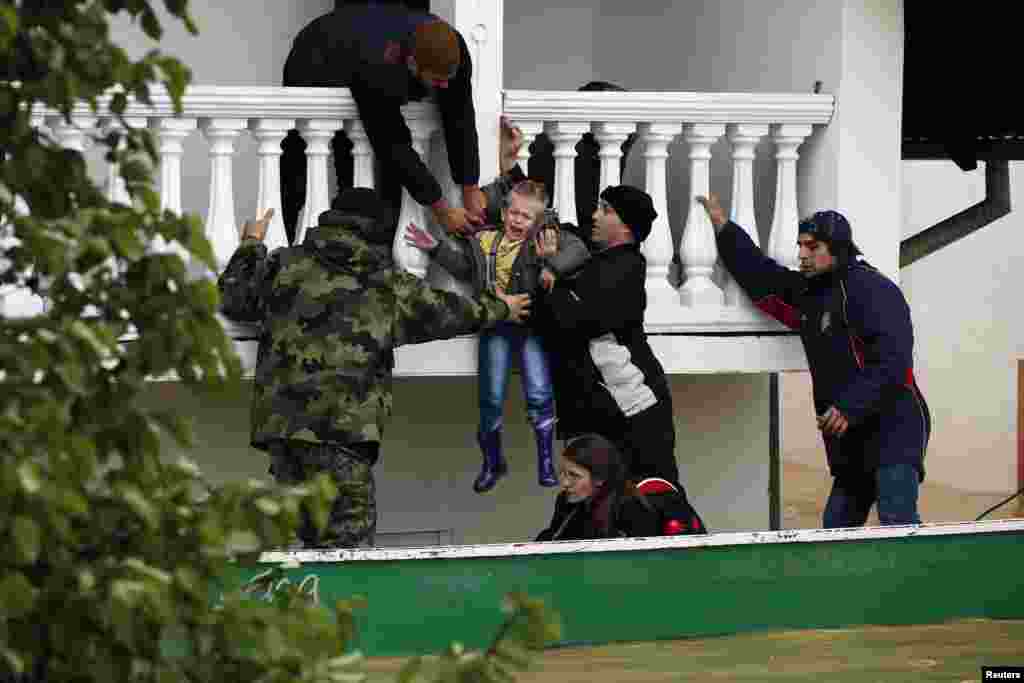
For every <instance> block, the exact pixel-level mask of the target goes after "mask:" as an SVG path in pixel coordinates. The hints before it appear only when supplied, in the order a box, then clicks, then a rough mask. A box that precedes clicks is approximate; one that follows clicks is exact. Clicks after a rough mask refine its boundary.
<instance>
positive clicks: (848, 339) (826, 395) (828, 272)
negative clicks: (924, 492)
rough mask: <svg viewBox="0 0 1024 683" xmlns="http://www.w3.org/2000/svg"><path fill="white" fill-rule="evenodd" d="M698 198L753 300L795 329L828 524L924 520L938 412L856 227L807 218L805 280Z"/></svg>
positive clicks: (902, 320) (906, 325) (904, 323)
mask: <svg viewBox="0 0 1024 683" xmlns="http://www.w3.org/2000/svg"><path fill="white" fill-rule="evenodd" d="M697 200H698V201H699V202H700V203H701V204H702V205H703V206H704V208H705V210H706V211H707V213H708V216H709V218H710V219H711V223H712V225H714V227H715V231H716V233H717V243H718V253H719V255H720V256H721V258H722V261H723V263H724V264H725V266H726V268H727V269H728V270H729V272H730V273H731V274H732V276H733V277H735V278H736V281H737V282H739V284H740V286H741V287H743V289H744V291H746V292H747V294H748V295H749V296H750V298H751V300H753V302H754V304H755V305H757V306H758V307H759V308H761V309H762V310H764V311H765V312H767V313H769V314H770V315H772V316H773V317H775V318H777V319H778V320H780V321H781V322H783V323H784V324H786V325H788V326H789V327H792V328H793V329H797V330H799V331H800V338H801V340H802V341H803V345H804V350H805V352H806V353H807V364H808V366H809V367H810V370H811V379H812V382H813V385H814V407H815V411H816V413H817V415H818V428H819V429H820V430H821V433H822V436H823V437H824V441H825V451H826V453H827V456H828V464H829V469H830V470H831V472H832V476H833V478H834V482H833V486H832V492H831V494H830V495H829V498H828V502H827V503H826V505H825V513H824V519H823V523H824V526H825V528H836V527H853V526H862V525H863V524H864V522H865V521H866V520H867V517H868V512H869V511H870V509H871V506H872V505H876V504H877V506H878V519H879V521H880V522H881V523H882V524H920V522H921V519H920V517H919V515H918V511H917V496H918V486H919V483H920V482H921V481H923V480H924V455H925V449H926V447H927V445H928V437H929V434H930V432H931V417H930V414H929V412H928V406H927V404H926V403H925V400H924V396H923V395H922V394H921V391H920V389H919V388H918V386H917V382H916V381H915V379H914V370H913V366H914V330H913V326H912V325H911V322H910V307H909V306H908V305H907V300H906V299H905V298H904V296H903V293H902V292H901V291H900V289H899V287H897V286H896V285H895V284H894V283H893V282H892V281H891V280H889V279H888V278H886V277H885V276H884V275H882V274H881V273H880V272H878V271H877V270H875V269H874V268H872V267H871V266H869V265H868V264H867V263H865V262H864V261H861V260H859V259H858V258H857V257H858V256H859V255H860V250H859V249H858V248H857V246H856V245H855V244H854V243H853V234H852V232H851V230H850V224H849V223H848V222H847V220H846V218H844V217H843V215H842V214H840V213H838V212H836V211H819V212H818V213H815V214H814V215H813V216H811V217H810V218H806V219H804V220H802V221H801V222H800V228H799V236H798V238H797V244H798V245H799V247H800V272H799V273H798V272H796V271H792V270H789V269H788V268H784V267H783V266H781V265H779V264H778V263H776V262H775V261H773V260H772V259H770V258H768V257H767V256H765V255H764V254H763V253H762V252H761V250H760V249H758V247H757V246H756V245H755V244H754V242H753V241H752V240H751V239H750V237H749V236H748V235H747V233H746V232H745V231H744V230H742V229H741V228H740V227H739V226H737V225H736V224H735V223H732V222H731V221H729V220H728V219H727V217H726V214H725V211H724V210H723V209H722V207H721V205H720V204H719V202H718V198H717V197H715V195H713V194H709V195H708V197H698V198H697Z"/></svg>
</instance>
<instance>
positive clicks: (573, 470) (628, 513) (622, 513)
mask: <svg viewBox="0 0 1024 683" xmlns="http://www.w3.org/2000/svg"><path fill="white" fill-rule="evenodd" d="M558 479H559V483H560V485H561V487H562V492H561V493H559V494H558V498H556V499H555V514H554V517H553V518H552V519H551V524H550V525H549V526H548V528H547V529H545V530H544V531H542V532H540V535H538V536H537V539H536V540H538V541H572V540H589V539H596V538H622V537H633V536H657V535H659V534H661V529H660V526H659V516H658V513H657V512H656V511H655V510H654V509H653V508H652V507H651V505H650V504H649V503H647V501H645V500H644V497H643V495H641V494H640V493H639V492H637V490H636V488H635V487H634V485H633V483H632V482H630V481H627V480H626V464H625V462H624V461H623V458H622V454H621V453H620V452H619V450H618V449H617V448H616V447H615V445H614V444H613V443H611V442H610V441H608V439H606V438H604V437H603V436H600V435H598V434H584V435H582V436H580V437H577V438H575V439H573V440H572V441H570V442H569V445H568V447H567V448H566V449H565V452H563V453H562V455H561V457H560V458H559V463H558Z"/></svg>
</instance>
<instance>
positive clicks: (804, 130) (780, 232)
mask: <svg viewBox="0 0 1024 683" xmlns="http://www.w3.org/2000/svg"><path fill="white" fill-rule="evenodd" d="M810 134H811V127H810V126H808V125H786V124H782V125H775V126H773V130H772V139H774V140H775V145H776V152H775V158H776V159H777V160H778V177H777V179H776V183H775V219H774V220H773V221H772V234H771V239H770V240H769V241H768V255H769V256H771V257H772V258H773V259H775V260H776V261H778V262H779V263H781V264H782V265H784V266H786V267H787V268H795V267H796V266H797V262H798V251H799V250H798V248H797V245H796V238H797V223H798V221H799V220H800V210H799V208H798V204H797V196H796V162H797V159H799V158H800V155H799V154H797V151H796V149H797V147H799V146H800V145H801V144H802V143H803V141H804V139H805V138H806V137H807V136H808V135H810Z"/></svg>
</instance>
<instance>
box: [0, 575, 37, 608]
mask: <svg viewBox="0 0 1024 683" xmlns="http://www.w3.org/2000/svg"><path fill="white" fill-rule="evenodd" d="M38 595H39V591H38V590H37V589H36V587H35V586H33V585H32V584H31V583H29V580H28V579H27V578H25V575H24V574H22V573H21V572H13V573H8V574H4V575H3V576H2V577H0V615H2V616H3V617H4V618H6V619H21V618H23V617H25V616H27V615H28V614H29V613H30V612H31V611H32V609H33V608H34V607H35V604H36V599H37V597H38Z"/></svg>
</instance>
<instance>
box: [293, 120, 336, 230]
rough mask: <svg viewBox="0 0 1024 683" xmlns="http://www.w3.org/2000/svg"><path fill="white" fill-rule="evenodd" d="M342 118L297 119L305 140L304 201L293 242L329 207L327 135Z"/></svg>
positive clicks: (313, 224)
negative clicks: (337, 119) (334, 119)
mask: <svg viewBox="0 0 1024 683" xmlns="http://www.w3.org/2000/svg"><path fill="white" fill-rule="evenodd" d="M342 125H343V122H341V121H333V120H329V119H328V120H324V119H301V120H300V121H299V134H300V135H302V138H303V139H304V140H305V141H306V203H305V204H304V205H303V207H302V213H301V214H300V215H299V224H298V227H297V228H296V230H295V243H296V244H301V243H302V239H303V237H305V235H306V230H307V229H308V228H311V227H315V226H316V225H317V223H318V222H319V219H320V214H321V213H323V212H324V211H326V210H327V209H329V208H331V198H330V188H329V185H328V177H327V172H328V168H327V159H328V157H330V155H331V138H333V137H334V134H335V132H337V131H338V129H339V128H341V127H342Z"/></svg>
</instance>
